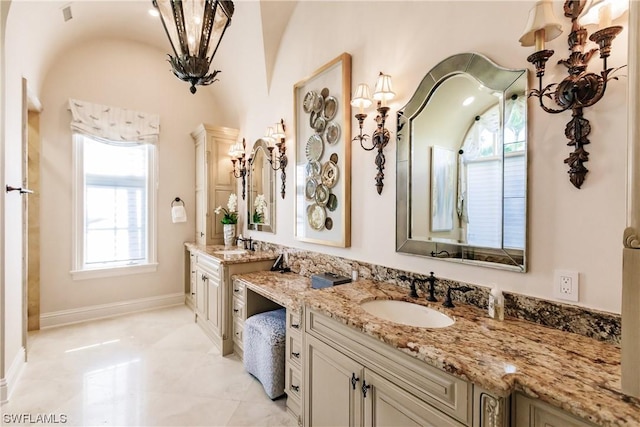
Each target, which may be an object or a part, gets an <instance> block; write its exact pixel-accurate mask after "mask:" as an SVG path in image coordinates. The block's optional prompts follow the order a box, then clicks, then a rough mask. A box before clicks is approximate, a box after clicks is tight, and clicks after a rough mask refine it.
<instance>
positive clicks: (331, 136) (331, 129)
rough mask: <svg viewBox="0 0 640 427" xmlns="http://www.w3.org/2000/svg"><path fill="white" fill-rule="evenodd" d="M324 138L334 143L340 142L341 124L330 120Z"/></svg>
mask: <svg viewBox="0 0 640 427" xmlns="http://www.w3.org/2000/svg"><path fill="white" fill-rule="evenodd" d="M324 139H326V140H327V142H328V143H329V144H332V145H333V144H335V143H336V142H338V140H339V139H340V125H339V124H337V123H336V122H329V124H328V125H327V128H326V130H325V132H324Z"/></svg>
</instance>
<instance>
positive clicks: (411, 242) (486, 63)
mask: <svg viewBox="0 0 640 427" xmlns="http://www.w3.org/2000/svg"><path fill="white" fill-rule="evenodd" d="M463 73H464V74H468V75H470V76H471V77H473V78H474V79H476V80H478V81H479V82H481V83H482V84H483V85H485V86H487V87H489V88H492V89H499V90H501V91H503V92H507V91H508V89H509V88H510V87H511V86H512V85H513V84H514V83H515V82H516V81H517V80H518V79H519V78H521V77H522V76H523V75H524V78H525V92H527V91H528V81H526V80H527V70H526V69H507V68H504V67H501V66H499V65H497V64H495V63H494V62H492V61H491V60H489V59H488V58H486V57H485V56H483V55H480V54H477V53H461V54H457V55H453V56H450V57H449V58H447V59H445V60H443V61H442V62H440V63H439V64H437V65H436V66H435V67H433V68H432V69H431V70H430V71H429V72H428V73H427V74H426V75H425V77H424V78H423V79H422V82H421V83H420V85H419V86H418V88H417V89H416V91H415V93H414V94H413V96H412V97H411V99H410V100H409V102H408V103H407V104H406V105H405V106H404V107H402V108H401V109H400V110H398V113H397V128H396V129H397V130H396V134H397V146H396V205H397V207H396V252H399V253H407V254H413V255H421V256H426V257H429V258H433V259H439V260H445V261H451V262H458V263H465V264H473V265H479V266H484V267H492V268H498V269H504V270H511V271H518V272H526V267H527V262H526V253H527V244H528V231H527V226H528V209H527V189H528V184H527V176H526V174H525V248H524V250H505V249H494V248H485V247H478V246H473V245H467V244H457V243H451V242H445V243H443V242H435V241H426V240H416V239H412V238H411V230H410V223H411V221H410V216H411V200H410V199H411V179H410V178H411V127H410V124H411V120H412V119H413V118H414V116H415V115H417V114H418V113H420V112H421V111H422V109H423V108H424V107H425V106H426V103H427V102H428V100H429V99H430V97H431V95H432V94H433V93H434V91H435V90H436V89H437V88H438V87H439V86H440V85H441V84H442V83H443V82H444V81H446V80H447V79H448V78H449V77H452V76H454V75H457V74H463ZM503 100H504V97H503ZM526 133H527V135H528V130H527V131H526ZM527 139H528V138H527ZM502 155H503V157H504V150H503V151H502ZM524 155H525V164H527V157H528V141H527V146H526V149H525V153H524ZM503 209H504V205H503ZM439 253H445V254H447V256H446V257H439V256H438V254H439ZM452 254H453V255H452ZM478 255H481V256H482V258H484V259H483V260H479V259H471V258H469V257H476V256H478ZM517 259H521V260H522V262H521V263H520V262H519V261H518V260H517Z"/></svg>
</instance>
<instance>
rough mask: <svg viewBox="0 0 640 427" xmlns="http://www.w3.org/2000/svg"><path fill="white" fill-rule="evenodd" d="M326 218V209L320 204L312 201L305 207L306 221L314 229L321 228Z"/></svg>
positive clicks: (318, 229)
mask: <svg viewBox="0 0 640 427" xmlns="http://www.w3.org/2000/svg"><path fill="white" fill-rule="evenodd" d="M326 219H327V211H326V210H325V209H324V208H323V207H322V206H319V205H317V204H315V203H314V204H313V205H310V206H309V207H308V208H307V221H309V225H310V226H311V228H313V229H314V230H317V231H320V230H322V229H323V228H324V221H325V220H326Z"/></svg>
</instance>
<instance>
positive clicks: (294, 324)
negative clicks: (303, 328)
mask: <svg viewBox="0 0 640 427" xmlns="http://www.w3.org/2000/svg"><path fill="white" fill-rule="evenodd" d="M291 327H292V328H294V329H300V325H298V324H297V323H292V324H291Z"/></svg>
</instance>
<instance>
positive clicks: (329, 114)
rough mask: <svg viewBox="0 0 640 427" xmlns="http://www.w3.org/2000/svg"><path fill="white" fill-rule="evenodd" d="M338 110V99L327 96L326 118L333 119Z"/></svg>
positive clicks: (324, 113)
mask: <svg viewBox="0 0 640 427" xmlns="http://www.w3.org/2000/svg"><path fill="white" fill-rule="evenodd" d="M337 112H338V100H337V99H336V98H335V97H333V96H329V97H327V98H325V100H324V112H323V115H324V118H325V119H326V120H331V119H333V118H334V117H335V116H336V113H337Z"/></svg>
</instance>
